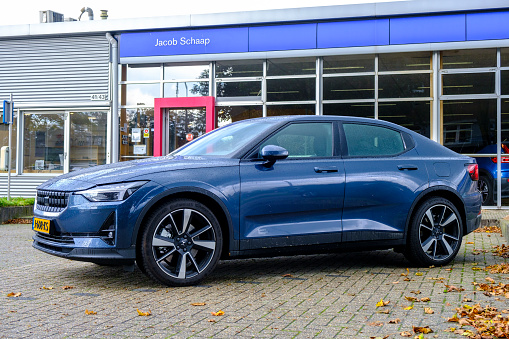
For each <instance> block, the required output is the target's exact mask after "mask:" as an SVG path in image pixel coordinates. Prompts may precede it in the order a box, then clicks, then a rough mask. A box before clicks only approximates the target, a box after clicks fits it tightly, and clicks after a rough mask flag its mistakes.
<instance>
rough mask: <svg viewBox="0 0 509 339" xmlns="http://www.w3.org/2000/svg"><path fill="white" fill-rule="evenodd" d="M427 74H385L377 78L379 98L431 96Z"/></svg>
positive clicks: (429, 78) (428, 75)
mask: <svg viewBox="0 0 509 339" xmlns="http://www.w3.org/2000/svg"><path fill="white" fill-rule="evenodd" d="M431 80H432V77H431V75H430V74H429V73H415V74H387V75H380V76H379V77H378V97H379V98H415V97H430V96H431V90H430V89H431Z"/></svg>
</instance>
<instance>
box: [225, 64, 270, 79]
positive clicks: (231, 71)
mask: <svg viewBox="0 0 509 339" xmlns="http://www.w3.org/2000/svg"><path fill="white" fill-rule="evenodd" d="M262 76H263V60H234V61H217V62H216V78H250V77H262Z"/></svg>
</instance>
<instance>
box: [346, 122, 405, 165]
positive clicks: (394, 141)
mask: <svg viewBox="0 0 509 339" xmlns="http://www.w3.org/2000/svg"><path fill="white" fill-rule="evenodd" d="M343 129H344V131H345V137H346V143H347V147H348V155H349V156H352V157H369V156H377V157H381V156H392V155H397V154H400V153H402V152H403V151H404V150H405V144H404V143H403V138H402V136H401V133H400V132H398V131H395V130H392V129H390V128H385V127H382V126H374V125H364V124H352V123H346V124H343Z"/></svg>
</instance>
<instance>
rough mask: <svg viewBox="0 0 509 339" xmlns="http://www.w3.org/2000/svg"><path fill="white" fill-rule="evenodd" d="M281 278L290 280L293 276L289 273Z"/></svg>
mask: <svg viewBox="0 0 509 339" xmlns="http://www.w3.org/2000/svg"><path fill="white" fill-rule="evenodd" d="M282 277H283V278H291V277H293V275H291V274H290V273H286V274H283V275H282Z"/></svg>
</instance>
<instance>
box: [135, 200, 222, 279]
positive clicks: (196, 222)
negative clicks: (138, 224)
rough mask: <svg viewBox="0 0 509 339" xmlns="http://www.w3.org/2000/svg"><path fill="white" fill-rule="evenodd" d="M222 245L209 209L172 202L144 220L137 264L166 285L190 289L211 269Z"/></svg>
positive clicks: (217, 258) (183, 202) (197, 205)
mask: <svg viewBox="0 0 509 339" xmlns="http://www.w3.org/2000/svg"><path fill="white" fill-rule="evenodd" d="M222 245H223V239H222V234H221V228H220V226H219V222H218V221H217V219H216V217H215V216H214V214H213V213H212V212H211V211H210V209H208V208H207V207H206V206H205V205H203V204H201V203H199V202H197V201H194V200H190V199H179V200H174V201H172V202H170V203H167V204H165V205H163V206H162V207H160V208H159V209H158V210H156V211H155V212H154V213H152V214H151V215H150V216H149V218H148V219H147V223H146V227H145V229H144V230H143V234H142V239H141V242H140V245H139V246H140V248H139V250H138V254H139V255H140V256H141V258H139V260H138V265H139V266H140V269H141V270H142V271H143V272H144V273H146V274H147V275H148V276H149V277H150V278H152V279H154V280H156V281H159V282H161V283H163V284H165V285H168V286H189V285H193V284H196V283H198V282H199V281H201V280H203V279H204V278H205V277H206V276H207V275H208V274H210V273H211V272H212V271H213V270H214V268H215V266H216V264H217V262H218V261H219V258H220V256H221V249H222Z"/></svg>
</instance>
